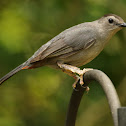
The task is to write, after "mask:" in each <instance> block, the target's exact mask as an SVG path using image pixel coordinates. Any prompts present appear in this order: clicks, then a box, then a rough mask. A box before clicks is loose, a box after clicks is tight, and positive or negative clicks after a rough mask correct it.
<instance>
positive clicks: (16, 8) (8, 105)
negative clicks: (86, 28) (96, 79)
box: [0, 0, 126, 126]
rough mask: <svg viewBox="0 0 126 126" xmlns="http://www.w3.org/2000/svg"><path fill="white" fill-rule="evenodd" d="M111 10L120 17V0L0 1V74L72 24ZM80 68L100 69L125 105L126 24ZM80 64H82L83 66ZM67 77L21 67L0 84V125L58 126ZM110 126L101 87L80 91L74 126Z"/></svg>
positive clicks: (124, 7)
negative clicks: (91, 59) (125, 27)
mask: <svg viewBox="0 0 126 126" xmlns="http://www.w3.org/2000/svg"><path fill="white" fill-rule="evenodd" d="M107 13H114V14H117V15H119V16H121V17H122V18H123V19H124V20H125V21H126V1H125V0H117V1H115V0H111V1H110V0H102V1H101V0H97V1H96V0H3V1H2V0H1V1H0V77H2V76H3V75H4V74H6V73H7V72H9V71H10V70H12V69H13V68H15V67H16V66H18V65H19V64H21V63H22V62H24V61H25V60H27V59H28V58H29V57H30V56H31V55H32V54H33V53H34V52H35V51H36V50H37V49H38V48H39V47H40V46H41V45H42V44H44V43H46V42H47V41H48V40H50V39H51V38H53V37H54V36H55V35H57V34H59V33H60V32H62V31H63V30H65V29H66V28H69V27H71V26H73V25H76V24H79V23H82V22H86V21H93V20H96V19H98V18H100V17H101V16H103V15H104V14H107ZM83 67H89V68H96V69H100V70H102V71H104V72H105V73H106V74H107V75H108V76H109V77H110V78H111V80H112V81H113V83H114V85H115V87H116V89H117V92H118V94H119V98H120V100H121V103H122V105H123V106H126V91H125V89H126V29H123V30H121V31H120V32H118V33H117V34H116V35H115V36H114V37H113V38H112V39H111V41H110V43H109V44H108V45H107V47H106V48H105V49H104V51H102V53H101V54H100V55H99V56H98V57H97V58H95V60H93V61H92V62H90V63H88V64H87V65H85V66H83ZM83 67H82V68H83ZM73 82H74V80H73V78H71V77H69V76H68V75H66V74H64V73H63V72H61V71H58V70H54V69H51V68H48V67H42V68H39V69H34V70H24V71H21V72H19V73H18V74H16V75H15V76H14V77H12V78H11V79H9V80H8V81H6V82H5V83H4V84H3V85H2V86H0V126H50V125H51V126H64V123H65V116H66V112H67V107H68V103H69V99H70V96H71V93H72V83H73ZM83 123H85V124H86V126H101V125H102V126H106V125H107V126H112V125H113V122H112V117H111V113H110V110H109V107H108V103H107V100H106V98H105V95H104V93H103V91H102V89H101V87H100V86H99V85H98V84H96V83H92V84H91V85H90V91H89V93H88V94H85V95H84V96H83V99H82V102H81V105H80V108H79V112H78V117H77V122H76V125H77V126H83Z"/></svg>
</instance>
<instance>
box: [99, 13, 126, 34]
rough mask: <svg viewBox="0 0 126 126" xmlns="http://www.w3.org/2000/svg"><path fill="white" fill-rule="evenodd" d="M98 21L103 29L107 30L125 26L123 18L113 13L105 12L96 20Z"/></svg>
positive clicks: (116, 29) (115, 29) (117, 29)
mask: <svg viewBox="0 0 126 126" xmlns="http://www.w3.org/2000/svg"><path fill="white" fill-rule="evenodd" d="M98 23H99V24H100V26H102V28H103V29H104V30H107V31H115V32H117V31H119V30H121V29H122V27H126V23H125V22H124V20H123V19H122V18H121V17H119V16H117V15H115V14H107V15H104V16H103V17H102V18H100V19H99V20H98Z"/></svg>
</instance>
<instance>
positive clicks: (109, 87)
mask: <svg viewBox="0 0 126 126" xmlns="http://www.w3.org/2000/svg"><path fill="white" fill-rule="evenodd" d="M93 80H95V81H97V82H98V83H99V84H100V85H101V87H102V89H103V90H104V93H105V95H106V97H107V100H108V103H109V107H110V109H111V113H112V117H113V121H114V126H118V117H117V109H118V108H119V107H120V101H119V98H118V95H117V93H116V90H115V88H114V85H113V83H112V82H111V80H110V79H109V78H108V76H107V75H106V74H105V73H103V72H102V71H100V70H91V71H88V72H86V73H85V74H84V86H88V85H89V82H90V81H93ZM76 89H77V90H79V91H75V90H73V93H72V96H71V99H70V102H69V107H68V111H67V118H66V124H65V126H75V121H76V116H77V111H78V107H79V104H80V101H81V98H82V96H83V94H84V92H85V90H86V88H82V87H81V86H80V84H79V81H78V83H77V87H76Z"/></svg>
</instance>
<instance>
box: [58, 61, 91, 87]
mask: <svg viewBox="0 0 126 126" xmlns="http://www.w3.org/2000/svg"><path fill="white" fill-rule="evenodd" d="M57 64H58V66H59V67H60V68H61V69H62V70H63V71H64V72H65V73H67V74H68V73H69V75H70V76H72V77H74V78H75V80H76V81H75V83H77V81H78V78H79V79H80V85H83V84H84V81H83V75H84V73H86V72H87V71H89V70H93V69H90V68H87V69H85V68H84V69H83V70H80V68H78V67H75V66H71V65H67V64H63V63H59V62H58V63H57ZM68 71H69V72H68ZM76 74H78V75H79V76H80V77H78V76H77V75H76ZM75 83H74V84H73V87H74V88H75V87H76V84H75Z"/></svg>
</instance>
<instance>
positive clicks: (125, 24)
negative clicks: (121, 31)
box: [117, 23, 126, 27]
mask: <svg viewBox="0 0 126 126" xmlns="http://www.w3.org/2000/svg"><path fill="white" fill-rule="evenodd" d="M117 25H118V26H119V27H126V23H120V24H117Z"/></svg>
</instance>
